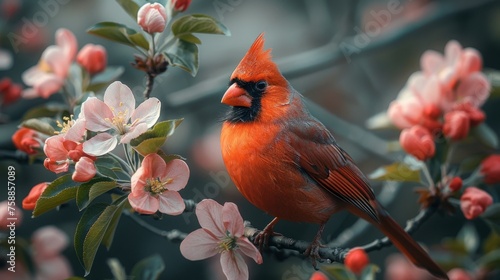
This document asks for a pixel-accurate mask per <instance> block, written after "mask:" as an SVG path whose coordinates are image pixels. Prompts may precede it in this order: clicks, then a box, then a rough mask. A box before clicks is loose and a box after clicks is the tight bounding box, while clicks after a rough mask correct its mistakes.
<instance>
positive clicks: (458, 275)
mask: <svg viewBox="0 0 500 280" xmlns="http://www.w3.org/2000/svg"><path fill="white" fill-rule="evenodd" d="M448 277H449V278H450V280H472V279H473V278H472V277H471V275H470V274H469V273H468V272H467V271H465V270H463V269H461V268H454V269H452V270H450V271H449V272H448Z"/></svg>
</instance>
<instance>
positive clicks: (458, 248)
mask: <svg viewBox="0 0 500 280" xmlns="http://www.w3.org/2000/svg"><path fill="white" fill-rule="evenodd" d="M441 246H442V247H443V248H444V249H446V250H448V251H450V252H452V253H453V255H455V256H467V248H466V247H465V243H464V242H463V241H462V240H459V239H456V238H444V239H443V241H442V242H441Z"/></svg>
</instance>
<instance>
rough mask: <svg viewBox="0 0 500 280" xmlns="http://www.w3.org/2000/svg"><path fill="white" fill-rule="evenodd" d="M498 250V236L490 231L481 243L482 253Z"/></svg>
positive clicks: (499, 246)
mask: <svg viewBox="0 0 500 280" xmlns="http://www.w3.org/2000/svg"><path fill="white" fill-rule="evenodd" d="M498 248H500V234H498V233H497V232H495V231H492V232H491V233H490V235H489V236H488V237H487V238H486V240H485V241H484V243H483V252H484V253H489V252H491V251H494V250H496V249H498Z"/></svg>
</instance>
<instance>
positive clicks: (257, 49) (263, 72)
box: [231, 33, 284, 82]
mask: <svg viewBox="0 0 500 280" xmlns="http://www.w3.org/2000/svg"><path fill="white" fill-rule="evenodd" d="M264 42H265V39H264V33H261V34H260V35H259V37H257V39H255V42H253V44H252V46H251V47H250V49H249V50H248V52H247V53H246V54H245V56H244V57H243V58H242V59H241V61H240V63H239V64H238V66H237V67H236V69H235V70H234V72H233V74H232V75H231V79H234V78H238V79H240V80H243V81H249V82H250V81H258V80H267V81H268V82H272V80H276V79H279V78H281V79H283V80H284V78H283V77H282V75H281V73H280V71H279V69H278V67H277V66H276V64H275V63H274V62H273V61H272V58H271V49H267V50H264ZM281 79H280V80H281Z"/></svg>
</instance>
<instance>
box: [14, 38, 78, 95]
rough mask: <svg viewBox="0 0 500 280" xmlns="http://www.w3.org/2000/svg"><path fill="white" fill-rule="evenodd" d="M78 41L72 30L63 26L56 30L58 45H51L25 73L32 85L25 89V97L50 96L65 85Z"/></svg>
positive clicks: (29, 83)
mask: <svg viewBox="0 0 500 280" xmlns="http://www.w3.org/2000/svg"><path fill="white" fill-rule="evenodd" d="M76 51H77V41H76V38H75V35H73V33H71V31H69V30H67V29H64V28H61V29H58V30H57V32H56V45H51V46H49V47H48V48H47V49H45V51H44V52H43V53H42V57H41V58H40V62H39V63H38V65H35V66H33V67H31V68H29V69H28V70H26V71H25V72H24V73H23V75H22V78H23V81H24V83H25V84H26V85H28V86H30V87H32V88H28V89H26V90H24V91H23V97H25V98H34V97H43V98H48V97H49V96H51V95H52V94H54V93H56V92H58V91H59V90H60V89H61V87H62V86H63V85H64V80H65V79H66V76H67V75H68V71H69V67H70V66H71V63H72V62H73V59H74V58H75V55H76Z"/></svg>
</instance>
